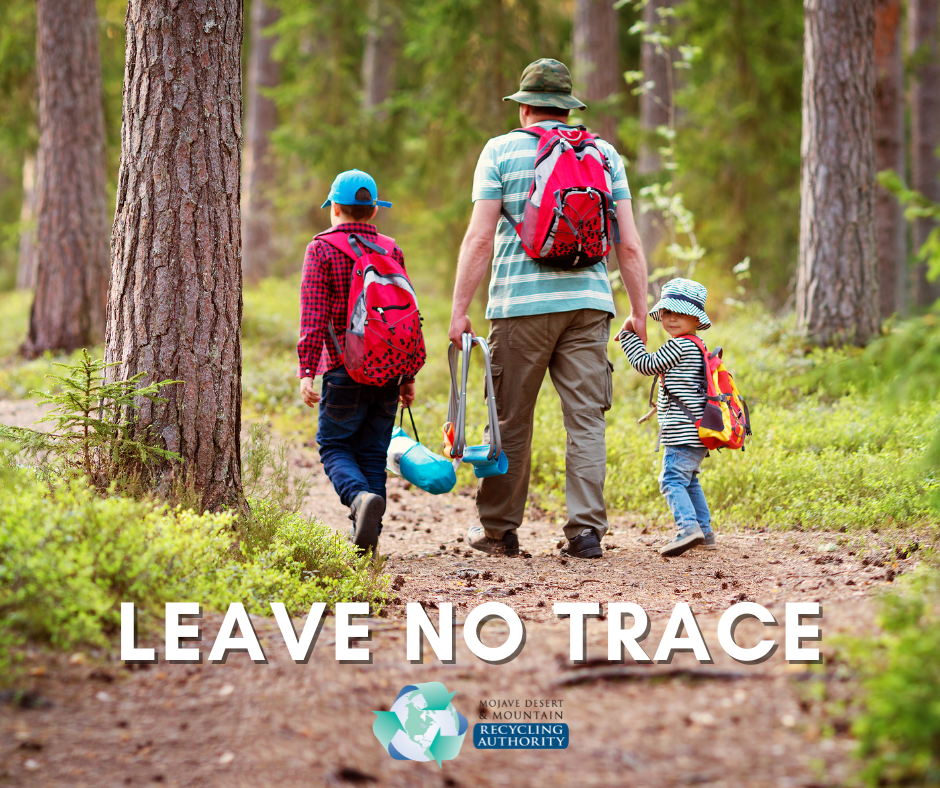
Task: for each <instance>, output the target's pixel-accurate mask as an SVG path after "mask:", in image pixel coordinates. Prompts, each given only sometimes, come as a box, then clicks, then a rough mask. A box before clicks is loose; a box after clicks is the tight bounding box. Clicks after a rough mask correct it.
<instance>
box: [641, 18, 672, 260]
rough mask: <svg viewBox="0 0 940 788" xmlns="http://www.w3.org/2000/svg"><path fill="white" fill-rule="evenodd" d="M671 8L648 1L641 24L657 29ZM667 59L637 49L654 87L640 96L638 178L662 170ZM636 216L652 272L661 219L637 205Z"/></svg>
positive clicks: (652, 48) (652, 49)
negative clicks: (658, 132)
mask: <svg viewBox="0 0 940 788" xmlns="http://www.w3.org/2000/svg"><path fill="white" fill-rule="evenodd" d="M670 6H672V0H650V2H649V3H648V4H647V5H646V6H645V8H644V9H643V21H644V22H645V23H646V25H647V26H648V28H649V29H652V28H655V27H658V26H659V25H660V23H661V20H660V17H659V14H658V13H657V12H658V9H660V8H668V7H670ZM670 58H671V54H670V53H669V52H666V53H664V52H662V51H661V48H658V47H657V46H656V45H655V44H652V43H650V42H649V41H644V42H643V44H642V48H641V50H640V69H641V71H642V72H643V81H644V82H652V83H653V85H652V87H651V88H650V89H649V90H647V91H645V92H643V93H641V94H640V128H641V129H642V132H643V140H642V142H641V143H640V150H639V157H638V159H637V173H638V174H639V175H641V176H649V175H655V174H656V173H658V172H660V171H661V170H662V168H663V163H662V160H661V158H660V155H659V148H660V147H661V144H662V142H664V140H659V141H655V140H654V135H655V133H656V129H658V128H659V127H660V126H668V125H669V108H670V106H671V105H672V95H671V92H670V82H671V81H670V69H671V67H672V64H671V62H670ZM651 140H652V141H651ZM634 200H636V198H634ZM637 214H638V215H637V231H638V232H639V235H640V240H641V241H642V242H643V250H644V252H645V253H646V259H647V261H648V264H649V267H650V273H652V271H653V270H654V269H656V268H659V267H660V266H661V265H662V259H661V255H660V253H659V252H660V247H661V245H662V241H663V235H664V232H665V225H664V218H663V215H662V214H661V213H660V212H659V211H655V210H645V206H643V205H640V210H639V211H637Z"/></svg>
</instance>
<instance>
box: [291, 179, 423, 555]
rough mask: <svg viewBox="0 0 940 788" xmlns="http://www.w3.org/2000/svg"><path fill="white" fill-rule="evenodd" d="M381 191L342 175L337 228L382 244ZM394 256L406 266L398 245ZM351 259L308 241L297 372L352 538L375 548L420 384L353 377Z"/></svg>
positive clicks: (334, 203) (334, 197) (333, 195)
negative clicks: (402, 414) (388, 484)
mask: <svg viewBox="0 0 940 788" xmlns="http://www.w3.org/2000/svg"><path fill="white" fill-rule="evenodd" d="M377 196H378V190H377V188H376V185H375V180H374V179H373V178H372V176H371V175H368V174H367V173H365V172H362V171H360V170H349V171H348V172H342V173H340V174H339V175H337V176H336V179H335V180H334V181H333V185H332V187H331V188H330V194H329V197H327V199H326V202H324V203H323V205H322V206H320V207H321V208H330V224H331V225H332V227H333V229H334V231H336V232H343V233H356V235H358V236H360V237H362V238H363V239H365V240H368V241H372V242H376V239H377V237H378V236H377V232H376V229H375V225H374V224H373V223H372V222H373V220H374V219H375V214H376V213H377V212H378V206H380V205H381V206H383V207H386V208H390V207H391V205H392V204H391V203H390V202H385V201H384V200H379V199H377ZM392 256H393V257H394V258H395V259H396V260H397V261H398V262H399V263H400V264H401V265H402V266H404V262H405V261H404V256H403V255H402V252H401V249H399V248H398V247H397V246H396V247H395V249H394V251H393V252H392ZM353 265H354V261H353V260H352V258H350V257H348V256H347V255H346V254H344V253H343V252H341V251H339V250H338V249H336V248H335V247H334V246H331V245H330V244H329V243H327V242H326V241H324V240H322V239H319V240H318V239H316V238H315V239H314V240H313V242H311V243H310V245H309V246H307V254H306V257H305V259H304V270H303V279H302V281H301V285H300V341H299V342H298V343H297V356H298V358H299V361H300V367H299V372H298V377H299V378H300V394H301V397H303V401H304V402H305V403H306V404H307V405H308V406H309V407H311V408H312V407H314V406H315V405H316V404H317V403H320V418H319V424H318V427H317V444H318V445H319V447H320V460H321V461H322V462H323V469H324V470H325V471H326V475H327V477H328V478H329V480H330V482H332V484H333V488H334V489H335V490H336V492H337V493H338V494H339V497H340V500H341V501H342V502H343V505H344V506H348V507H349V508H350V516H349V519H351V520H352V521H353V534H352V540H353V542H354V543H355V544H356V545H357V546H358V547H359V548H360V550H363V551H365V550H372V551H373V552H374V551H375V549H376V547H377V545H378V540H379V534H380V533H381V531H382V515H383V514H385V462H386V453H387V452H388V445H389V443H390V442H391V439H392V428H393V426H394V424H395V414H396V413H397V411H398V403H399V401H400V402H401V403H402V404H403V405H405V406H406V407H407V406H410V405H411V403H412V402H413V401H414V396H415V384H414V379H413V378H411V379H408V378H405V379H403V380H402V381H401V383H400V384H399V382H398V380H397V379H393V380H391V381H389V382H388V383H387V384H386V385H384V386H368V385H364V384H362V383H358V382H357V381H355V380H354V379H353V378H352V377H351V376H350V375H349V373H348V372H347V371H346V368H345V367H344V366H343V361H342V352H341V351H342V350H343V349H344V348H345V331H344V330H343V326H345V325H346V324H347V308H346V304H347V301H348V298H349V280H350V276H351V275H352V271H353ZM331 323H332V326H333V327H334V332H333V333H334V334H335V340H334V338H333V337H332V336H331V335H330V331H329V327H330V325H331ZM337 344H338V345H339V348H340V349H339V350H337V347H336V345H337ZM317 375H322V376H323V386H322V393H318V392H317V391H316V389H315V388H314V385H313V379H314V377H316V376H317Z"/></svg>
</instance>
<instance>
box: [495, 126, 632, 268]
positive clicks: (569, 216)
mask: <svg viewBox="0 0 940 788" xmlns="http://www.w3.org/2000/svg"><path fill="white" fill-rule="evenodd" d="M516 131H521V132H523V133H525V134H532V135H533V136H535V137H538V138H539V147H538V151H537V152H536V154H535V178H534V179H533V181H532V186H531V188H530V189H529V198H528V200H526V204H525V213H524V214H523V217H522V221H521V222H516V221H515V220H514V219H513V218H512V216H511V215H510V214H509V212H508V211H507V210H506V209H505V208H503V211H502V212H503V216H505V217H506V219H507V220H508V221H509V224H510V225H512V228H513V229H514V230H515V231H516V232H517V233H518V234H519V237H520V238H521V239H522V245H523V247H524V248H525V250H526V252H527V253H528V255H529V257H532V258H534V259H535V260H538V261H539V262H540V263H542V264H543V265H547V266H550V267H552V268H561V269H568V270H570V269H572V268H585V267H587V266H590V265H594V264H595V263H598V262H600V261H601V260H603V259H604V257H605V255H606V254H607V253H608V252H609V251H610V246H611V232H610V231H611V226H613V232H614V239H613V240H614V242H616V243H619V242H620V233H619V228H618V227H617V214H616V209H615V207H614V198H613V188H612V186H611V171H610V163H609V162H608V161H607V158H606V157H605V156H604V154H603V153H601V150H600V148H598V147H597V142H596V141H595V139H596V135H594V134H591V133H590V132H588V130H587V129H586V128H585V127H584V126H556V127H555V128H551V129H543V128H541V127H540V126H530V127H529V128H525V129H516Z"/></svg>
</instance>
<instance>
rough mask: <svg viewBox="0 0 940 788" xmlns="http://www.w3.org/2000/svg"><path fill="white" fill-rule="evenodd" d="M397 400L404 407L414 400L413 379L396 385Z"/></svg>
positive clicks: (407, 406)
mask: <svg viewBox="0 0 940 788" xmlns="http://www.w3.org/2000/svg"><path fill="white" fill-rule="evenodd" d="M398 401H399V402H400V403H401V404H402V405H404V406H405V407H406V408H410V407H411V403H413V402H414V401H415V382H414V381H413V380H412V381H411V382H410V383H402V384H401V385H400V386H399V387H398Z"/></svg>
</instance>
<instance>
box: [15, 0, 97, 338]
mask: <svg viewBox="0 0 940 788" xmlns="http://www.w3.org/2000/svg"><path fill="white" fill-rule="evenodd" d="M36 61H37V71H38V73H39V154H38V156H39V161H40V162H42V167H41V171H40V173H39V175H40V177H39V181H38V185H37V196H36V217H37V221H36V244H37V249H36V295H35V299H34V301H33V307H32V312H31V313H30V318H29V335H28V337H27V339H26V342H25V344H24V345H23V353H24V355H26V356H36V355H38V354H40V353H42V352H44V351H46V350H59V351H71V350H75V349H76V348H80V347H84V346H91V345H93V344H95V343H96V342H100V341H101V339H102V338H103V336H104V313H105V299H106V296H107V288H108V218H107V207H106V206H107V195H106V188H107V186H106V176H105V150H104V108H103V104H102V101H103V93H102V88H101V58H100V57H99V55H98V16H97V12H96V10H95V0H39V2H38V4H37V9H36Z"/></svg>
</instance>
